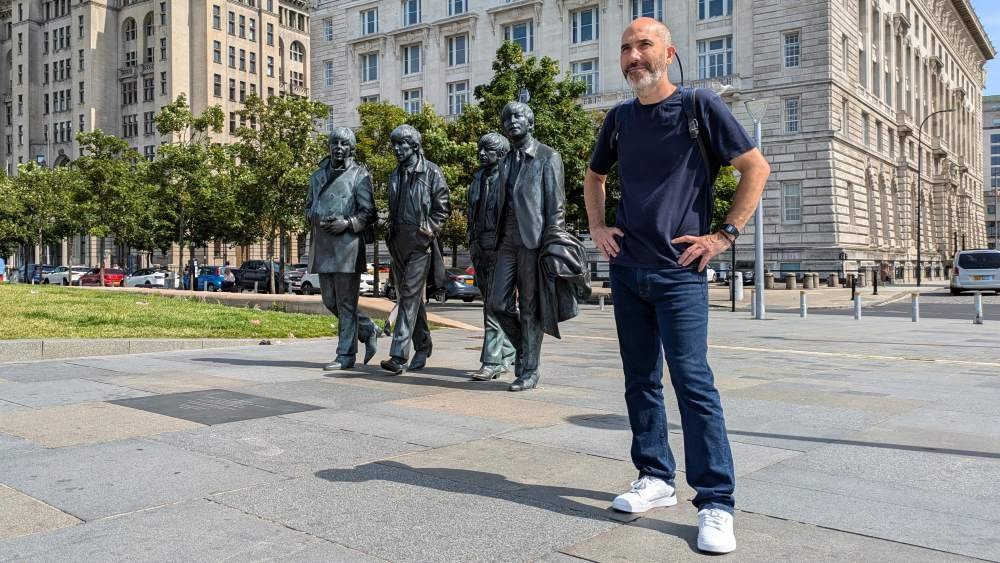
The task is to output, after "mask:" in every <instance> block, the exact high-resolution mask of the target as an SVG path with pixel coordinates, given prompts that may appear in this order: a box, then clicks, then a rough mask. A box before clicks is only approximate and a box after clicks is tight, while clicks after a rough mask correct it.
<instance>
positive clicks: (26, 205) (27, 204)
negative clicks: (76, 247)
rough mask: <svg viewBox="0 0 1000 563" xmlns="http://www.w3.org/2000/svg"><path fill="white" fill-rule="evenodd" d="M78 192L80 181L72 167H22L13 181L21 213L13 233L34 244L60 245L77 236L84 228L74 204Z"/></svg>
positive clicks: (11, 187) (15, 206) (16, 205)
mask: <svg viewBox="0 0 1000 563" xmlns="http://www.w3.org/2000/svg"><path fill="white" fill-rule="evenodd" d="M78 190H79V179H78V178H77V176H76V174H74V172H73V171H72V170H70V169H69V168H65V167H60V168H45V167H43V166H39V165H38V164H36V163H34V162H29V163H27V164H22V165H21V166H19V167H18V173H17V176H14V177H13V178H11V179H10V180H9V191H10V193H11V195H12V197H11V199H12V201H13V202H14V203H13V205H12V206H11V207H12V208H13V211H14V212H16V213H18V214H19V216H18V217H15V218H14V220H15V225H14V226H13V228H12V229H11V231H12V233H13V234H14V235H15V236H16V237H19V238H20V241H21V242H22V243H23V244H30V245H48V244H56V243H58V242H60V241H61V240H62V239H64V238H66V237H69V236H71V235H73V234H74V233H76V232H77V231H78V230H79V229H80V226H81V224H80V220H79V213H78V211H77V206H76V205H75V204H74V201H73V194H74V193H75V192H76V191H78ZM16 222H20V224H19V225H18V224H16Z"/></svg>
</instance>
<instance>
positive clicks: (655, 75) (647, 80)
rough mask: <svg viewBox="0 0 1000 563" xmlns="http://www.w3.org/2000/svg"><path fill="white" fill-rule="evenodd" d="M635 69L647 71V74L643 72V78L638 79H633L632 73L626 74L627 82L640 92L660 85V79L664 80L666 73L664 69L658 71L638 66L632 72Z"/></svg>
mask: <svg viewBox="0 0 1000 563" xmlns="http://www.w3.org/2000/svg"><path fill="white" fill-rule="evenodd" d="M634 69H642V70H645V72H643V73H642V76H641V78H638V79H634V78H632V73H631V72H627V73H625V80H627V81H628V83H629V86H631V87H632V88H633V89H635V90H636V91H639V92H642V91H643V90H647V89H649V88H650V87H652V86H654V85H656V84H657V83H659V82H660V79H661V78H663V73H664V72H665V71H664V70H663V69H656V68H652V67H651V66H646V65H637V66H636V67H633V68H632V69H630V70H634Z"/></svg>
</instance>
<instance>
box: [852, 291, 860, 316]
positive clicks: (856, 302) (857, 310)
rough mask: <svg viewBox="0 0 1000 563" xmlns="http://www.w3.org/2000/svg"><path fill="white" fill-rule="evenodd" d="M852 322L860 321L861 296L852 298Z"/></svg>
mask: <svg viewBox="0 0 1000 563" xmlns="http://www.w3.org/2000/svg"><path fill="white" fill-rule="evenodd" d="M854 320H856V321H860V320H861V294H860V293H859V294H857V295H855V296H854Z"/></svg>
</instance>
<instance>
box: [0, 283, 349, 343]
mask: <svg viewBox="0 0 1000 563" xmlns="http://www.w3.org/2000/svg"><path fill="white" fill-rule="evenodd" d="M336 323H337V319H336V318H335V317H332V316H328V315H304V314H300V313H281V312H272V311H258V310H255V309H241V308H237V307H227V306H225V305H214V304H208V303H203V302H201V301H196V300H192V299H188V298H175V297H160V296H157V295H152V294H151V295H142V294H137V293H118V292H114V291H93V290H87V289H78V288H69V287H65V288H64V287H51V286H41V285H35V286H31V285H25V284H10V283H5V284H0V340H9V339H15V338H36V339H37V338H257V337H267V338H293V337H295V338H312V337H329V336H334V335H336V329H335V328H333V327H331V325H334V326H336Z"/></svg>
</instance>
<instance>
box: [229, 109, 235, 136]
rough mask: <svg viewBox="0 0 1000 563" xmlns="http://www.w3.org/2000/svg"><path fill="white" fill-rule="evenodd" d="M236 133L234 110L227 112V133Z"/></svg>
mask: <svg viewBox="0 0 1000 563" xmlns="http://www.w3.org/2000/svg"><path fill="white" fill-rule="evenodd" d="M233 133H236V112H235V111H231V112H229V134H230V135H232V134H233Z"/></svg>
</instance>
